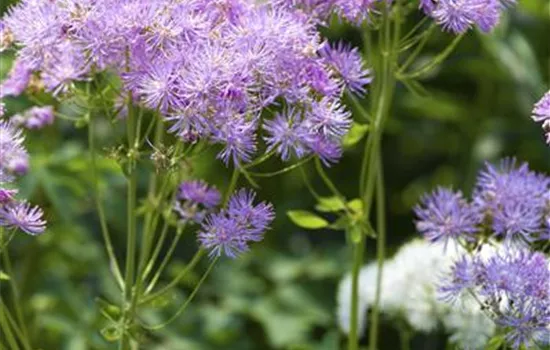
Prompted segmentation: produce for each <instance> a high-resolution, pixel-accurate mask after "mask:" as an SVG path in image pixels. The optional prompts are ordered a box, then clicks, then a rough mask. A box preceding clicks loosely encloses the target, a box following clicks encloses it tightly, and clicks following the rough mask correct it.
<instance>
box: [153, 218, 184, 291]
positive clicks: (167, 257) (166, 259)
mask: <svg viewBox="0 0 550 350" xmlns="http://www.w3.org/2000/svg"><path fill="white" fill-rule="evenodd" d="M182 234H183V227H182V228H179V229H178V232H177V233H176V237H175V238H174V239H173V240H172V243H171V244H170V248H168V252H167V253H166V255H165V256H164V258H163V259H162V262H161V264H160V266H159V268H158V269H157V271H156V272H155V275H154V276H153V278H152V279H151V282H150V283H149V285H148V286H147V288H146V290H145V294H147V293H149V292H150V291H151V290H153V288H155V285H156V284H157V282H158V280H159V278H160V276H161V275H162V272H163V271H164V269H165V267H166V265H168V262H169V261H170V259H171V258H172V255H173V254H174V251H175V250H176V247H177V246H178V242H179V240H180V238H181V236H182Z"/></svg>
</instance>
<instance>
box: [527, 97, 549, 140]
mask: <svg viewBox="0 0 550 350" xmlns="http://www.w3.org/2000/svg"><path fill="white" fill-rule="evenodd" d="M532 114H533V115H532V117H531V118H533V120H534V121H536V122H542V128H543V129H544V131H545V133H546V143H548V144H550V91H548V92H547V93H546V94H544V96H543V97H542V98H541V99H540V100H539V101H538V102H537V103H536V104H535V106H534V107H533V112H532Z"/></svg>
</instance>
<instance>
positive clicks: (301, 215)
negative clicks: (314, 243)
mask: <svg viewBox="0 0 550 350" xmlns="http://www.w3.org/2000/svg"><path fill="white" fill-rule="evenodd" d="M286 214H287V215H288V217H289V218H290V220H292V222H294V223H295V224H296V225H298V226H300V227H303V228H307V229H310V230H316V229H320V228H324V227H327V226H328V225H329V223H328V221H326V220H325V219H323V218H321V217H319V216H317V215H315V214H313V213H311V212H309V211H307V210H290V211H288V212H287V213H286Z"/></svg>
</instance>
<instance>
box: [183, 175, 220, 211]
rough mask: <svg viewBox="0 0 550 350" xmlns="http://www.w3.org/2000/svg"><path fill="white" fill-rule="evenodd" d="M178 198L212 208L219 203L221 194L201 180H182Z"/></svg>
mask: <svg viewBox="0 0 550 350" xmlns="http://www.w3.org/2000/svg"><path fill="white" fill-rule="evenodd" d="M178 199H179V200H186V201H190V202H193V203H195V204H200V205H203V206H204V207H206V208H213V207H215V206H217V205H218V204H220V200H221V195H220V192H219V191H218V190H217V189H216V188H213V187H212V188H211V187H210V186H209V185H208V184H207V183H206V182H204V181H202V180H192V181H186V182H183V183H182V184H181V185H180V186H179V190H178Z"/></svg>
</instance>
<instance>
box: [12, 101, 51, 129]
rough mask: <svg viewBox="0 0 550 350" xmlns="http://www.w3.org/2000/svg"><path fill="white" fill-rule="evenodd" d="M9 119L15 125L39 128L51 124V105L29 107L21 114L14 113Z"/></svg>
mask: <svg viewBox="0 0 550 350" xmlns="http://www.w3.org/2000/svg"><path fill="white" fill-rule="evenodd" d="M11 121H12V122H13V123H14V124H16V125H22V126H25V127H26V128H28V129H41V128H43V127H45V126H46V125H51V124H53V121H54V111H53V107H52V106H45V107H31V108H30V109H28V110H27V111H25V112H24V113H23V114H17V115H14V116H13V117H12V118H11Z"/></svg>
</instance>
